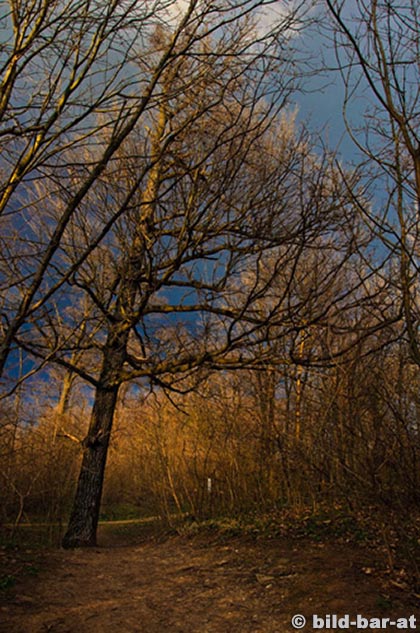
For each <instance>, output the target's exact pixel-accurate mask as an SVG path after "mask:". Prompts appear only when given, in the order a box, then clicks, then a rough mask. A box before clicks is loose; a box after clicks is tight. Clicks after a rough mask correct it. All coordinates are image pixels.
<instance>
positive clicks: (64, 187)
mask: <svg viewBox="0 0 420 633" xmlns="http://www.w3.org/2000/svg"><path fill="white" fill-rule="evenodd" d="M271 4H272V2H271V0H270V1H266V0H261V1H257V0H238V1H237V2H234V3H225V2H223V1H221V2H218V3H212V4H210V3H207V2H199V1H198V0H191V1H190V2H188V3H179V2H176V1H175V0H157V1H153V2H152V1H143V2H138V1H137V0H134V1H132V2H123V3H121V2H119V1H115V0H109V1H107V2H95V1H94V2H79V1H77V0H72V1H70V2H67V3H62V2H50V1H49V0H48V1H47V0H37V1H36V2H15V1H14V0H11V1H10V2H6V1H4V2H2V3H1V10H2V16H3V18H2V20H3V21H2V28H3V33H4V34H5V36H6V37H4V38H2V42H3V43H2V44H1V46H0V77H1V79H0V124H1V127H0V134H1V139H2V149H1V163H0V173H1V184H0V213H1V216H2V217H1V223H2V225H1V236H2V238H1V239H2V243H1V252H2V260H1V264H2V281H1V288H2V306H1V315H2V316H1V335H2V339H1V347H0V372H3V370H4V367H5V364H6V362H7V359H8V358H9V354H10V351H11V350H13V347H14V337H15V336H16V334H17V333H18V332H19V331H20V329H21V328H22V327H23V326H24V325H25V324H26V323H28V321H30V320H33V319H34V318H35V315H36V314H37V312H38V310H39V309H40V308H42V307H43V306H44V305H45V303H46V302H47V301H48V300H49V299H50V297H51V296H53V295H54V293H55V292H56V290H57V289H59V288H60V286H61V285H62V284H63V283H65V282H66V280H68V279H70V277H71V275H72V274H73V273H74V271H75V270H76V269H77V267H78V266H79V264H80V263H82V262H83V261H84V259H86V257H88V255H89V253H90V252H91V251H92V250H94V248H95V247H96V245H97V244H99V243H100V242H101V240H102V239H103V238H104V236H105V235H106V234H107V232H108V230H109V229H110V227H111V226H112V224H113V223H114V221H115V220H116V218H115V217H112V216H106V218H103V221H102V223H101V224H98V225H97V226H96V230H95V232H94V234H91V242H90V243H89V244H88V245H87V246H86V248H85V250H84V251H81V250H80V248H79V249H78V251H77V252H78V258H77V260H76V261H74V262H73V268H72V269H70V270H66V271H65V273H64V274H63V275H62V276H61V277H59V276H58V274H57V269H56V266H55V258H56V256H57V251H58V249H59V246H60V243H61V241H62V239H63V235H64V233H65V231H66V229H67V227H68V224H69V221H70V219H71V218H72V217H73V216H75V215H76V216H77V214H78V213H79V206H80V204H81V203H82V201H83V200H84V199H85V197H86V196H87V195H88V193H89V191H90V189H91V187H92V185H93V184H94V183H95V182H96V181H97V180H98V179H100V177H101V175H102V174H103V172H104V170H105V169H106V167H107V165H108V163H109V161H110V159H111V158H112V156H114V154H115V153H116V152H117V150H118V149H119V147H120V146H121V144H122V143H123V142H124V140H125V139H126V138H127V137H128V136H129V135H130V133H131V132H132V131H133V129H134V128H135V126H136V125H137V124H138V123H139V121H140V120H141V119H142V117H146V118H147V112H148V110H149V108H153V107H155V106H156V104H157V103H158V102H159V101H162V94H161V93H160V90H161V88H162V82H161V79H162V76H163V74H164V73H166V72H167V68H168V66H170V65H172V66H173V65H174V62H175V61H176V58H183V57H186V56H189V55H194V54H195V53H194V47H196V46H197V44H198V43H199V42H200V41H201V39H202V38H203V35H204V33H205V32H206V31H207V32H209V33H210V32H215V33H217V32H218V29H219V28H222V27H223V25H224V24H230V23H232V22H233V21H234V20H236V19H239V18H240V16H246V15H247V14H249V13H250V12H251V11H255V10H258V9H259V8H262V9H264V7H265V6H266V5H267V6H269V5H271ZM206 16H209V17H210V18H211V23H209V24H208V26H205V25H204V22H205V19H206ZM262 16H263V14H261V15H260V17H262ZM273 19H274V17H273ZM281 22H282V24H283V27H284V28H286V25H287V27H290V28H292V27H293V25H294V24H297V14H296V11H292V10H291V11H290V12H289V13H288V15H287V16H286V17H284V16H281ZM159 25H160V26H161V27H162V28H165V27H166V26H169V27H170V32H171V35H170V37H167V38H165V41H164V44H162V46H160V47H158V46H156V47H155V48H154V50H153V51H150V50H149V44H148V43H147V42H148V40H149V37H150V33H151V31H153V30H154V29H156V28H157V27H159ZM275 38H276V36H275V35H274V32H273V34H272V37H271V40H272V41H273V42H274V41H275ZM244 46H245V48H244V51H243V53H244V55H246V54H247V50H246V49H247V47H248V46H249V42H248V43H247V44H245V43H244ZM201 54H202V53H201ZM251 58H252V55H251V57H250V59H251ZM104 126H105V127H106V129H107V134H106V135H104V134H103V133H102V130H103V128H104ZM93 147H95V148H96V152H92V151H91V150H92V148H93ZM84 148H86V151H87V152H88V155H89V162H85V163H84V164H83V165H80V161H81V160H83V159H82V158H81V154H82V153H83V151H84ZM85 158H86V157H85ZM149 168H150V165H149V166H148V167H147V168H146V169H149ZM41 181H42V182H44V183H45V182H46V181H48V182H49V183H50V184H51V187H50V191H56V195H57V196H58V197H60V199H61V200H62V201H63V200H64V201H65V204H64V205H63V206H62V209H61V213H60V216H59V217H56V218H55V220H54V224H53V225H49V227H48V228H49V230H48V233H47V235H45V236H44V238H43V239H42V240H38V241H36V242H34V240H33V239H32V238H33V234H32V228H31V223H33V222H35V223H36V222H37V217H36V214H37V213H39V209H40V208H42V206H43V204H44V199H43V198H40V197H39V189H38V188H37V187H36V186H34V185H35V184H36V183H39V182H41ZM45 195H47V194H45ZM48 196H49V203H51V202H52V201H53V200H52V198H53V194H52V193H50V194H48ZM51 229H52V230H51ZM12 356H13V355H12ZM29 371H34V369H33V367H31V368H30V369H29ZM14 375H15V372H14V371H12V370H11V371H10V372H9V378H10V376H14ZM12 384H13V381H12Z"/></svg>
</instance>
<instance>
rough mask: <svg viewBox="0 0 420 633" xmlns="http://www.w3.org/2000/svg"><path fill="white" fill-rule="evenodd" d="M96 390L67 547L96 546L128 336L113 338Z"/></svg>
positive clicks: (106, 353)
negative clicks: (109, 449) (104, 482)
mask: <svg viewBox="0 0 420 633" xmlns="http://www.w3.org/2000/svg"><path fill="white" fill-rule="evenodd" d="M107 343H108V344H107V345H106V351H105V354H104V360H103V369H102V373H101V378H100V381H99V385H98V387H97V389H96V394H95V403H94V405H93V410H92V417H91V421H90V426H89V431H88V434H87V437H86V439H85V440H84V442H83V444H84V454H83V460H82V466H81V470H80V475H79V481H78V484H77V490H76V496H75V499H74V502H73V510H72V513H71V515H70V521H69V525H68V528H67V532H66V533H65V535H64V537H63V541H62V545H63V547H65V548H71V547H83V546H93V545H96V531H97V527H98V519H99V508H100V504H101V497H102V487H103V481H104V474H105V465H106V458H107V453H108V446H109V440H110V436H111V430H112V421H113V417H114V411H115V407H116V404H117V397H118V390H119V386H120V381H119V377H120V373H121V369H122V366H123V364H124V356H125V350H126V344H127V334H126V333H124V334H123V335H120V336H118V335H117V336H114V335H112V334H111V335H110V336H109V338H108V342H107Z"/></svg>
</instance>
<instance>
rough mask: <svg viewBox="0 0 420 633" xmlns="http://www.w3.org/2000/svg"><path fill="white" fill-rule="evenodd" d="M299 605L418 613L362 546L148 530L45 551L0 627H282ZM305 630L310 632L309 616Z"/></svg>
mask: <svg viewBox="0 0 420 633" xmlns="http://www.w3.org/2000/svg"><path fill="white" fill-rule="evenodd" d="M393 583H394V584H393ZM5 598H6V599H5ZM297 613H300V614H303V615H305V616H307V617H308V619H310V618H311V616H312V614H314V613H316V614H318V615H321V616H322V615H325V614H334V613H336V614H339V615H340V616H342V615H343V614H346V613H349V614H350V615H352V616H355V615H356V614H358V613H359V614H362V615H364V616H365V617H389V618H394V619H395V618H397V617H409V616H410V615H412V614H414V615H416V617H417V616H420V613H419V605H418V604H417V605H416V599H415V597H413V595H412V594H410V593H409V591H407V590H404V587H403V585H401V586H399V584H398V583H395V581H392V580H391V578H390V577H389V576H387V575H386V574H385V573H384V568H383V566H382V563H378V560H377V557H376V555H375V552H373V551H371V550H369V549H367V548H365V549H363V548H359V547H355V546H354V545H351V544H348V543H340V542H333V541H331V542H328V541H324V542H315V541H312V540H310V539H308V538H303V539H298V540H296V539H291V538H282V539H280V538H279V539H261V540H259V541H258V540H255V539H251V538H249V537H244V536H242V537H230V538H224V539H221V538H220V537H215V536H212V535H198V536H195V537H193V538H187V537H183V536H170V537H168V538H166V539H164V540H162V539H156V538H153V537H151V536H149V537H147V539H146V540H143V541H139V542H137V543H134V544H133V543H131V544H129V545H127V544H126V545H121V543H115V542H108V543H107V544H106V546H103V547H98V548H94V549H88V550H75V551H63V550H53V551H51V550H50V551H48V552H47V553H46V554H43V557H42V563H41V566H40V571H39V573H38V574H37V575H36V576H30V575H25V576H24V577H23V578H21V579H20V580H19V582H18V583H17V584H16V585H15V586H14V587H12V588H10V589H9V590H8V591H7V592H3V602H2V603H1V606H0V631H2V632H4V633H46V632H48V631H49V632H52V633H99V632H100V633H104V632H105V633H107V632H111V631H113V632H114V631H116V632H118V633H143V632H144V633H181V632H182V633H236V632H237V633H283V632H287V631H292V630H293V628H292V626H291V617H292V616H293V615H294V614H297ZM419 622H420V620H419ZM304 630H305V631H311V630H313V629H312V626H311V619H310V621H309V623H308V624H307V625H306V626H305V627H304ZM350 630H352V629H351V628H350ZM418 630H420V627H418Z"/></svg>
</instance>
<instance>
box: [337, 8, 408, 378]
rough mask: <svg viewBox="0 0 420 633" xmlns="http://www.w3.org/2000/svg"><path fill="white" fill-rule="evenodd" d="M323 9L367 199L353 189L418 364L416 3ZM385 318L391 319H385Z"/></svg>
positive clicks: (383, 276) (391, 297) (378, 266)
mask: <svg viewBox="0 0 420 633" xmlns="http://www.w3.org/2000/svg"><path fill="white" fill-rule="evenodd" d="M325 5H326V9H327V20H326V21H325V25H326V26H325V30H326V33H327V36H328V37H331V36H333V37H334V46H335V51H336V57H337V61H338V68H339V69H340V72H341V77H342V81H343V85H344V88H345V101H344V112H345V118H346V126H347V131H348V133H349V134H350V136H351V138H352V139H353V141H354V142H355V145H356V148H357V150H358V156H359V157H360V161H359V164H358V165H357V167H356V170H357V172H358V173H359V174H360V175H361V176H362V181H363V184H364V199H363V198H362V196H360V195H359V194H358V193H357V192H356V191H355V190H354V188H353V187H352V186H351V184H350V183H348V185H349V186H348V188H349V191H350V192H351V195H352V196H353V198H354V201H355V204H357V206H358V208H359V212H360V215H361V217H363V219H364V221H365V222H366V224H367V226H368V227H369V229H370V230H371V232H372V235H373V236H374V238H375V241H376V243H377V245H378V248H377V253H376V267H377V270H378V271H379V270H380V269H381V268H382V271H381V272H380V273H379V274H380V276H381V277H382V279H383V286H384V287H385V284H387V289H388V290H387V292H388V300H391V301H393V302H394V303H395V304H397V306H398V309H399V310H400V313H401V315H402V317H403V320H404V323H405V331H406V337H407V340H408V343H409V346H410V349H411V354H412V358H413V360H414V362H415V363H416V364H417V365H419V364H420V350H419V340H418V324H419V318H420V313H419V296H418V278H419V277H418V273H419V208H420V207H419V204H420V135H419V122H420V119H419V117H420V114H419V112H420V110H419V106H420V74H419V71H420V66H419V59H420V35H419V33H420V16H419V6H418V2H416V1H415V0H407V1H406V2H403V3H396V2H385V1H378V0H374V1H373V2H364V1H362V0H357V1H356V2H348V1H343V0H340V1H329V0H326V2H325ZM356 99H357V100H358V104H359V105H358V108H357V110H356V113H355V112H354V110H353V105H354V104H355V100H356ZM360 104H363V106H362V107H363V110H362V115H361V116H360V114H359V115H358V114H357V112H360V108H361V105H360ZM343 178H344V180H346V178H345V177H344V175H343ZM367 200H369V202H367ZM377 314H380V306H379V309H378V310H377ZM380 318H382V320H384V321H385V322H386V318H385V315H384V314H382V315H381V316H380Z"/></svg>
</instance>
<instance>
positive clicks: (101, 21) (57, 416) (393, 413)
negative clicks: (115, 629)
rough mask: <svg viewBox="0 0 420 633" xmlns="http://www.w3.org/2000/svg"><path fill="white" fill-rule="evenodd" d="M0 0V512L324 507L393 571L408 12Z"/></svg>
mask: <svg viewBox="0 0 420 633" xmlns="http://www.w3.org/2000/svg"><path fill="white" fill-rule="evenodd" d="M1 4H2V6H3V5H4V8H7V10H6V11H5V16H6V17H5V18H4V24H3V26H2V29H3V33H4V34H6V35H7V37H6V38H5V39H4V41H3V40H2V43H1V46H0V56H1V83H0V123H1V129H0V134H1V140H2V146H1V154H0V177H1V188H0V214H1V216H0V243H1V257H0V274H1V290H2V293H1V306H0V309H1V334H2V341H1V349H0V366H1V371H2V379H3V383H2V400H1V402H0V410H1V423H0V459H1V463H0V477H1V480H2V486H1V492H0V501H1V517H0V518H1V522H2V523H3V524H7V525H10V524H11V525H13V526H14V529H18V527H19V524H20V523H22V522H25V521H28V520H29V521H40V522H49V523H52V524H55V523H58V524H59V525H61V526H64V525H65V524H66V523H67V521H69V525H68V528H67V532H66V534H65V536H64V544H65V546H67V547H73V546H78V545H89V544H94V543H95V542H96V528H97V523H98V519H99V516H100V507H102V510H101V512H102V516H104V517H108V518H113V517H117V518H122V517H127V518H128V517H131V516H136V517H138V516H155V515H158V516H160V517H163V518H164V519H165V520H166V521H167V522H168V524H169V525H170V524H171V523H172V522H173V517H174V515H183V514H185V515H187V516H188V517H189V520H190V521H191V520H194V521H202V520H210V519H216V518H217V519H220V517H230V518H234V519H239V518H241V517H250V516H252V517H253V520H254V522H255V521H257V517H261V520H262V517H271V518H272V517H273V516H274V515H277V516H278V517H281V516H282V514H281V513H283V514H284V513H285V512H286V513H289V514H290V515H291V516H294V515H296V517H297V516H298V515H299V514H300V515H303V516H305V515H307V514H308V513H311V512H313V513H317V512H319V513H325V516H326V517H327V518H326V521H329V520H330V518H328V517H329V516H330V515H329V513H330V514H331V516H332V517H334V513H337V515H342V516H346V517H353V518H354V519H355V521H356V522H357V521H358V520H359V519H360V521H361V522H362V523H363V522H365V523H366V525H369V522H370V523H371V528H373V530H374V531H376V532H377V537H378V538H379V539H380V540H381V542H382V543H383V545H384V546H385V548H386V549H387V552H388V556H389V564H390V565H391V566H392V565H393V564H396V563H395V560H396V559H397V558H398V557H399V556H403V558H404V559H405V560H407V561H410V566H411V570H412V573H413V576H414V575H415V574H416V573H418V567H417V566H418V554H419V551H418V550H419V526H418V507H419V488H418V479H419V476H420V472H419V458H420V435H419V413H420V411H419V406H420V395H419V366H420V351H419V350H420V348H419V339H418V326H419V322H420V320H419V317H420V314H419V298H418V272H419V259H418V256H419V230H418V226H419V223H418V209H419V200H420V151H419V148H420V138H419V132H418V130H419V103H420V98H419V90H420V87H419V86H420V81H419V61H418V60H419V59H420V55H419V53H420V37H419V26H420V25H419V21H420V16H419V7H418V3H417V2H416V1H415V0H411V1H407V2H404V3H403V4H402V5H401V3H399V4H398V7H397V6H396V3H392V2H377V1H376V0H375V2H370V3H369V6H365V3H363V2H362V1H358V0H357V1H354V2H343V1H328V0H327V1H326V2H314V3H307V2H303V3H296V2H293V3H284V7H282V9H281V10H280V9H278V7H277V4H278V3H273V2H269V1H264V0H261V1H258V2H257V1H256V0H238V1H235V2H225V1H222V0H220V1H219V2H206V1H203V0H202V1H198V0H191V1H190V2H173V1H164V0H161V1H160V0H157V1H156V2H143V3H142V4H141V6H140V5H139V4H138V3H136V2H131V3H130V2H127V3H120V2H111V1H110V2H105V3H103V2H102V3H96V2H91V3H89V2H88V3H86V2H83V3H79V2H77V1H76V0H72V1H70V2H69V3H62V2H59V1H57V2H53V3H51V2H47V0H36V1H34V2H15V1H14V0H11V1H10V2H2V3H1ZM275 9H277V12H276V11H275ZM308 34H309V35H308ZM315 34H316V38H318V41H319V43H320V50H322V49H323V47H325V46H327V45H328V46H329V47H330V49H329V50H330V51H332V50H333V51H335V54H336V60H335V62H334V68H327V67H326V62H325V63H324V61H323V59H322V57H321V56H320V58H319V60H316V63H315V62H314V61H313V60H312V59H309V58H308V49H307V48H305V46H306V45H307V40H305V38H308V37H309V38H310V37H315ZM305 42H306V44H305ZM334 72H335V73H338V75H339V77H340V81H341V85H342V86H343V90H344V92H343V100H344V114H343V118H344V121H345V125H346V129H347V133H348V135H349V136H350V137H351V138H352V140H353V141H354V145H355V153H354V155H352V156H349V157H345V156H344V157H343V156H340V155H339V154H338V152H337V151H335V150H334V148H328V147H326V143H325V139H324V134H323V133H322V132H317V131H316V130H314V129H311V130H308V129H306V127H305V125H304V124H302V123H301V122H299V120H298V119H297V114H296V112H294V111H293V110H292V109H291V108H290V107H289V105H288V104H289V103H290V102H291V101H292V98H293V95H294V94H295V93H296V91H303V94H304V91H305V77H309V76H310V77H311V78H312V79H311V80H312V81H313V77H314V76H315V73H318V74H319V82H320V86H321V85H322V83H323V82H325V81H328V80H329V77H330V76H331V75H330V74H328V73H334ZM326 73H327V75H326ZM353 103H355V104H356V106H353V105H352V104H353ZM360 104H362V105H360ZM337 107H338V106H337ZM353 107H355V108H356V111H357V112H358V113H359V114H358V116H357V117H356V118H355V114H354V112H355V110H353V109H352V108H353ZM360 107H362V109H363V113H362V115H360V112H359V110H360ZM105 464H106V470H105ZM101 504H102V506H101ZM294 513H295V514H294ZM267 520H268V519H267ZM270 520H271V519H270ZM297 520H298V519H297V518H296V521H297ZM332 520H334V518H333V519H332ZM279 521H280V522H281V519H279Z"/></svg>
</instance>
